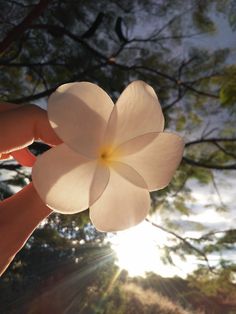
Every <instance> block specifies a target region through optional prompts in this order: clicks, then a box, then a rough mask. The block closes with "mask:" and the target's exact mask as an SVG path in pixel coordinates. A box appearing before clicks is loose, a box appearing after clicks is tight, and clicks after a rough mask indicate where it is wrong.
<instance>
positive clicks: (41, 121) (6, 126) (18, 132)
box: [0, 105, 62, 153]
mask: <svg viewBox="0 0 236 314" xmlns="http://www.w3.org/2000/svg"><path fill="white" fill-rule="evenodd" d="M16 106H17V105H16ZM0 138H1V139H0V153H9V152H12V151H17V150H20V149H22V148H24V147H27V146H29V145H30V144H32V143H33V142H34V141H35V140H42V141H43V142H45V143H47V144H49V145H51V146H54V145H58V144H60V143H61V142H62V141H61V139H59V138H58V136H57V135H56V134H55V132H54V131H53V129H52V128H51V126H50V123H49V121H48V118H47V112H46V111H45V110H43V109H41V108H40V107H37V106H35V105H25V106H19V107H15V108H12V109H11V110H7V111H2V112H1V114H0Z"/></svg>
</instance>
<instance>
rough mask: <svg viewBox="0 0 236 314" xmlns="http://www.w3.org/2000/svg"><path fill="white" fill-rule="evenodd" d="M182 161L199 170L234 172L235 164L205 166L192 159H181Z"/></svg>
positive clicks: (205, 164)
mask: <svg viewBox="0 0 236 314" xmlns="http://www.w3.org/2000/svg"><path fill="white" fill-rule="evenodd" d="M183 161H185V162H186V163H187V164H189V165H192V166H196V167H201V168H207V169H216V170H236V163H235V164H231V165H217V164H207V163H205V162H202V161H196V160H193V159H189V158H187V157H183Z"/></svg>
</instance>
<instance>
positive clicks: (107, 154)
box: [99, 146, 119, 166]
mask: <svg viewBox="0 0 236 314" xmlns="http://www.w3.org/2000/svg"><path fill="white" fill-rule="evenodd" d="M118 155H119V154H118V153H117V152H116V151H115V150H114V147H112V146H105V147H102V148H101V150H100V154H99V161H100V162H101V163H102V164H103V165H106V166H109V165H111V163H112V162H113V161H117V158H118Z"/></svg>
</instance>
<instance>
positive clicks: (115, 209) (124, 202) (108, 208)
mask: <svg viewBox="0 0 236 314" xmlns="http://www.w3.org/2000/svg"><path fill="white" fill-rule="evenodd" d="M113 166H114V164H113ZM124 174H125V177H124ZM144 186H145V187H146V184H145V182H144V181H143V179H142V177H140V176H139V174H138V173H137V172H136V171H135V170H133V169H132V168H130V167H129V166H126V165H122V164H119V163H117V164H116V165H115V166H114V167H112V168H110V180H109V182H108V185H107V187H106V189H105V191H104V192H103V194H102V195H101V196H100V198H99V199H98V200H97V202H95V203H94V204H93V205H92V206H91V207H90V219H91V221H92V223H93V224H94V225H95V227H96V228H97V229H98V230H100V231H106V232H108V231H118V230H123V229H127V228H129V227H132V226H134V225H136V224H138V223H140V222H141V221H142V220H143V219H144V218H145V217H146V216H147V214H148V210H149V208H150V195H149V192H148V190H147V188H144Z"/></svg>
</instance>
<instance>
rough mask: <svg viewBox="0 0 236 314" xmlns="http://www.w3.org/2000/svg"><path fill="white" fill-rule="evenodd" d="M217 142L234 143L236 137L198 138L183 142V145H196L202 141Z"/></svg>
mask: <svg viewBox="0 0 236 314" xmlns="http://www.w3.org/2000/svg"><path fill="white" fill-rule="evenodd" d="M217 142H235V143H236V138H227V137H222V138H220V137H219V138H218V137H212V138H200V139H199V140H195V141H190V142H187V143H185V147H188V146H191V145H196V144H202V143H217Z"/></svg>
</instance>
